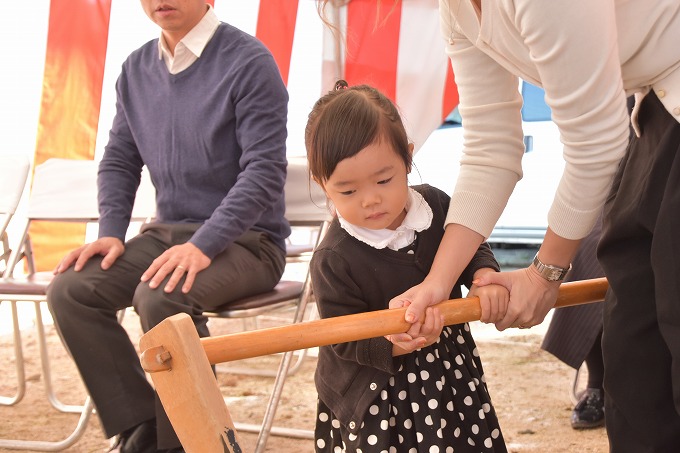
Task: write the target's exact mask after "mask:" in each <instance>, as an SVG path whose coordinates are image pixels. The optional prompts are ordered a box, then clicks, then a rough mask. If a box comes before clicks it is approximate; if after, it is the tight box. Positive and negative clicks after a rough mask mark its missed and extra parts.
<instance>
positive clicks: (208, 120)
mask: <svg viewBox="0 0 680 453" xmlns="http://www.w3.org/2000/svg"><path fill="white" fill-rule="evenodd" d="M155 5H157V3H156V2H152V1H151V0H142V6H143V8H144V10H145V12H146V14H147V15H148V16H149V18H150V19H151V20H152V21H153V22H155V23H156V24H157V25H158V26H160V28H161V29H162V31H161V36H160V38H159V39H157V40H153V41H150V42H148V43H146V44H145V45H144V46H142V47H141V48H139V49H138V50H136V51H135V52H133V53H132V54H131V55H130V56H129V57H128V59H127V60H126V61H125V63H124V64H123V67H122V73H121V75H120V77H119V79H118V82H117V85H116V87H117V88H116V90H117V105H116V108H117V111H116V116H115V118H114V121H113V126H112V128H111V132H110V137H109V143H108V144H107V146H106V148H105V152H104V156H103V158H102V161H101V163H100V166H99V173H98V186H99V211H100V214H101V219H100V229H99V239H97V240H96V241H94V242H92V243H90V244H86V245H84V246H82V247H80V248H78V249H76V250H74V251H72V252H70V253H69V254H67V255H66V256H65V257H64V259H63V260H62V261H61V263H60V264H59V265H58V266H57V268H56V270H55V273H56V274H57V275H56V277H55V279H54V282H53V283H52V285H51V286H50V288H49V291H48V303H49V307H50V310H51V312H52V315H53V317H54V320H55V323H56V325H57V328H58V330H59V333H60V335H61V337H62V340H63V342H64V343H65V345H66V346H67V348H68V350H69V351H70V353H71V354H72V356H73V358H74V360H75V362H76V365H77V367H78V369H79V371H80V374H81V376H82V378H83V380H84V382H85V385H86V387H87V390H88V391H89V393H90V395H91V396H92V398H93V401H94V404H95V406H96V409H97V413H98V415H99V418H100V420H101V423H102V426H103V429H104V432H105V433H106V435H107V436H109V437H113V436H115V435H119V436H118V440H117V444H116V446H115V447H114V449H115V450H116V451H122V452H136V453H138V452H156V451H166V450H167V451H170V450H173V449H174V450H173V451H183V450H182V449H181V446H180V443H179V440H178V439H177V436H176V435H175V433H174V431H173V429H172V426H171V425H170V423H169V421H168V419H167V416H166V415H165V413H164V411H163V408H162V406H161V404H160V402H159V400H158V398H157V396H156V394H155V392H154V390H153V388H152V387H151V385H150V384H149V382H148V381H147V379H146V377H145V374H144V371H143V370H142V368H141V366H140V363H139V358H138V355H137V353H136V351H135V347H134V345H133V344H132V343H131V341H130V339H129V337H128V335H127V333H126V332H125V330H124V329H123V327H121V326H120V325H119V324H118V323H117V321H116V312H117V311H118V310H121V309H124V308H126V307H129V306H134V307H135V310H136V311H137V313H138V314H139V316H140V318H141V324H142V328H143V330H144V331H145V332H146V331H148V330H149V329H151V328H152V327H154V326H155V325H156V324H158V323H159V322H161V321H162V320H163V319H165V318H166V317H168V316H171V315H175V314H177V313H187V314H189V315H190V316H191V317H192V318H193V320H194V323H195V324H196V328H197V329H198V332H199V334H200V335H201V336H208V335H209V332H208V328H207V318H206V317H205V316H203V314H202V313H203V311H204V310H206V309H214V308H216V307H218V306H221V305H224V304H227V303H229V302H230V301H233V300H235V299H239V298H242V297H244V296H249V295H252V294H256V293H261V292H265V291H268V290H270V289H271V288H273V287H274V286H275V285H276V283H277V282H278V281H279V279H280V277H281V275H282V273H283V269H284V266H285V244H284V240H285V238H286V237H287V236H288V235H289V234H290V227H289V225H288V223H287V222H286V220H285V218H284V209H285V206H284V197H283V187H284V182H285V179H286V150H285V142H286V134H287V132H286V119H287V103H288V94H287V91H286V88H285V86H284V84H283V82H282V80H281V76H280V74H279V71H278V68H277V66H276V63H275V62H274V59H273V58H272V56H271V54H270V53H269V52H268V51H267V49H266V48H265V47H264V46H263V45H262V44H261V43H260V42H259V41H257V40H256V39H255V38H253V37H252V36H250V35H248V34H246V33H244V32H242V31H240V30H238V29H236V28H234V27H232V26H230V25H228V24H226V23H221V22H220V21H219V20H218V19H217V17H216V16H215V14H214V11H213V10H212V7H210V6H209V5H207V4H206V3H205V0H185V1H183V2H165V3H163V4H162V6H160V7H157V6H155ZM144 165H146V166H147V168H148V170H149V173H150V175H151V180H152V181H153V184H154V186H155V187H156V192H157V194H156V203H157V218H156V219H155V221H154V222H153V223H149V224H147V225H145V226H144V227H143V228H142V231H141V232H140V234H139V235H138V236H136V237H134V238H133V239H131V240H130V241H128V242H126V243H125V242H124V238H125V232H126V229H127V227H128V224H129V220H130V215H131V211H132V206H133V203H134V198H135V192H136V190H137V187H138V185H139V182H140V174H141V170H142V167H143V166H144Z"/></svg>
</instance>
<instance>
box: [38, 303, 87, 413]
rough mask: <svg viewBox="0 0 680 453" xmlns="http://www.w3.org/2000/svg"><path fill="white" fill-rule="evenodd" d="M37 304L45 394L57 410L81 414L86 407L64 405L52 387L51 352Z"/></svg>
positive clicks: (39, 345) (39, 344)
mask: <svg viewBox="0 0 680 453" xmlns="http://www.w3.org/2000/svg"><path fill="white" fill-rule="evenodd" d="M34 303H35V328H36V331H37V333H38V347H39V349H40V364H41V366H42V374H43V381H44V383H45V393H46V394H47V399H48V401H49V402H50V404H51V405H52V407H54V408H55V409H56V410H58V411H60V412H68V413H74V414H77V413H80V412H82V411H83V409H84V406H82V405H71V404H64V403H62V402H61V400H59V398H57V395H56V393H55V392H54V388H53V387H52V370H51V368H50V358H49V352H48V350H47V339H46V335H45V325H44V324H43V319H42V311H41V309H40V304H41V303H42V302H38V301H36V302H34Z"/></svg>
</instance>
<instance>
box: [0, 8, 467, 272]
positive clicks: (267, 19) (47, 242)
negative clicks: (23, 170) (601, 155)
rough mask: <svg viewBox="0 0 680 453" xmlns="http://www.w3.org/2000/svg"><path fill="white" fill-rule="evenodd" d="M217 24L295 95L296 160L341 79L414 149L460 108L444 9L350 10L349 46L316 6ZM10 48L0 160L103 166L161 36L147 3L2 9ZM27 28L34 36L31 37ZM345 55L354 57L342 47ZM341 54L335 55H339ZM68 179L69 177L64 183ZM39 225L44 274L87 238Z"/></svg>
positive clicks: (0, 94) (236, 16) (226, 14)
mask: <svg viewBox="0 0 680 453" xmlns="http://www.w3.org/2000/svg"><path fill="white" fill-rule="evenodd" d="M210 3H212V4H213V5H214V7H215V12H216V14H217V16H218V17H219V18H220V19H221V20H223V21H225V22H228V23H231V24H232V25H234V26H236V27H238V28H240V29H242V30H244V31H246V32H248V33H251V34H253V35H255V36H257V37H258V38H259V39H261V40H262V41H263V42H264V43H265V44H266V45H267V46H268V47H269V49H270V50H271V52H272V54H273V55H274V58H275V59H276V62H277V64H278V66H279V69H280V70H281V75H282V77H283V79H284V81H285V82H286V84H287V87H288V90H289V94H290V104H289V122H288V128H289V137H288V142H287V146H288V154H289V155H302V154H304V125H305V124H306V120H307V114H308V113H309V109H310V108H311V106H312V105H313V103H314V102H315V101H316V99H317V98H318V97H319V95H320V94H322V93H323V92H325V91H327V90H329V89H331V88H332V86H333V84H334V83H335V80H336V79H337V78H345V79H347V80H348V81H349V83H350V84H358V83H370V84H373V85H375V86H376V87H378V88H380V89H381V90H383V91H384V92H385V93H386V94H388V95H389V96H390V97H391V98H392V99H393V100H394V101H395V102H396V103H397V105H399V107H400V109H401V111H402V114H403V116H404V119H405V122H406V124H407V129H408V133H409V136H410V137H411V139H412V140H413V142H414V143H415V144H416V149H418V148H419V147H420V146H421V145H422V144H423V143H424V141H425V140H426V138H427V137H428V136H429V134H430V133H431V131H432V130H434V129H435V128H436V127H438V126H439V125H440V124H441V122H442V119H443V118H444V117H445V116H446V115H448V113H450V112H451V110H453V108H454V107H455V105H456V104H457V94H456V90H455V85H454V82H453V74H452V73H451V69H450V65H449V64H448V61H447V59H446V56H445V55H444V51H443V42H442V39H441V37H440V33H439V24H438V15H437V3H438V2H437V0H402V1H401V2H397V3H394V4H393V3H392V2H390V1H382V2H380V9H378V8H377V7H376V4H377V2H375V0H352V1H350V2H349V3H348V5H347V6H344V7H342V8H340V10H339V11H338V12H337V17H338V18H339V28H340V30H341V31H342V34H343V35H344V37H345V40H344V41H342V42H338V41H337V40H335V39H334V38H333V36H332V35H331V34H330V33H328V31H327V30H325V29H324V26H323V24H322V22H321V20H320V19H319V17H318V14H317V11H316V2H315V1H313V0H259V1H257V0H212V1H210ZM3 18H4V19H5V20H3V21H2V22H3V27H0V39H2V42H6V43H10V46H9V47H10V48H9V51H8V55H7V64H8V67H13V68H14V70H12V71H7V70H3V71H2V72H3V74H2V75H1V76H0V77H2V83H0V152H21V153H23V152H25V153H26V154H28V155H33V156H34V162H35V164H39V163H42V162H43V161H45V160H46V159H48V158H50V157H66V158H74V159H98V158H99V157H101V154H102V153H103V149H104V145H105V144H106V142H107V141H108V129H109V126H110V124H111V122H112V120H113V115H114V114H115V89H114V85H115V81H116V79H117V77H118V74H119V73H120V67H121V64H122V63H123V61H124V59H125V58H126V57H127V55H128V54H129V53H130V52H132V51H133V50H134V49H136V48H138V47H139V46H141V45H142V44H143V43H144V42H146V41H148V40H150V39H154V38H156V37H158V35H159V30H158V28H157V27H156V25H155V24H153V23H152V22H151V21H150V20H149V19H148V18H147V17H146V15H145V14H144V13H143V11H142V9H141V7H140V5H139V2H131V1H126V0H51V1H48V0H35V1H33V2H31V7H30V8H26V7H25V4H23V3H22V2H9V3H8V4H7V5H4V6H3ZM28 24H30V25H28ZM345 43H346V44H347V46H346V48H345V46H344V44H345ZM338 49H339V50H338ZM65 177H68V176H67V175H65ZM64 228H65V227H63V226H57V225H55V224H53V223H49V224H43V225H36V228H34V229H33V230H32V231H31V237H32V240H33V244H34V249H35V251H36V257H40V260H39V262H38V268H39V269H40V270H47V269H52V268H53V267H54V266H55V265H56V263H57V262H58V261H59V259H60V258H61V257H62V256H63V254H64V253H65V252H66V251H68V250H70V249H72V248H74V247H76V246H77V245H79V244H82V243H83V241H84V230H82V229H78V228H75V229H74V228H72V227H69V228H68V229H64Z"/></svg>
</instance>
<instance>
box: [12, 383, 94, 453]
mask: <svg viewBox="0 0 680 453" xmlns="http://www.w3.org/2000/svg"><path fill="white" fill-rule="evenodd" d="M82 407H83V410H82V412H81V413H80V418H79V419H78V424H77V425H76V427H75V429H74V430H73V432H72V433H71V434H70V435H69V436H68V437H66V438H65V439H64V440H60V441H54V442H46V441H39V440H9V439H0V448H4V449H8V450H32V451H61V450H65V449H67V448H68V447H70V446H71V445H73V444H75V443H76V442H77V441H78V439H80V437H81V436H82V435H83V433H84V432H85V429H86V428H87V423H88V422H89V420H90V417H91V416H92V409H93V407H94V406H93V404H92V401H91V400H90V397H89V396H88V397H87V399H86V400H85V404H83V406H82Z"/></svg>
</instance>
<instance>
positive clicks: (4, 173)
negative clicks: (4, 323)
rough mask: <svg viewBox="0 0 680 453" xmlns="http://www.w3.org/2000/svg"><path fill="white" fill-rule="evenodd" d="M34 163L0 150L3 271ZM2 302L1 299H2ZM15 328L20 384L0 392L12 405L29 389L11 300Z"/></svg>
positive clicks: (3, 401) (1, 400)
mask: <svg viewBox="0 0 680 453" xmlns="http://www.w3.org/2000/svg"><path fill="white" fill-rule="evenodd" d="M30 169H31V163H30V161H29V160H28V158H27V157H26V156H19V155H13V154H0V242H1V243H2V255H0V263H1V264H2V275H3V276H4V275H5V273H8V263H9V256H10V254H11V248H10V242H9V236H8V234H7V228H8V227H9V223H10V220H12V217H13V216H14V213H15V212H16V210H17V206H18V205H19V201H20V200H21V195H22V193H23V192H24V187H25V186H26V179H27V178H28V172H29V171H30ZM0 303H2V300H0ZM10 310H11V311H12V325H13V331H14V355H15V359H16V376H17V388H16V392H15V393H14V395H12V396H0V405H3V406H11V405H13V404H16V403H17V402H19V401H21V399H22V398H23V397H24V394H25V391H26V378H25V372H24V361H23V351H22V348H21V332H20V330H19V325H18V317H17V313H16V306H14V305H12V304H10Z"/></svg>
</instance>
